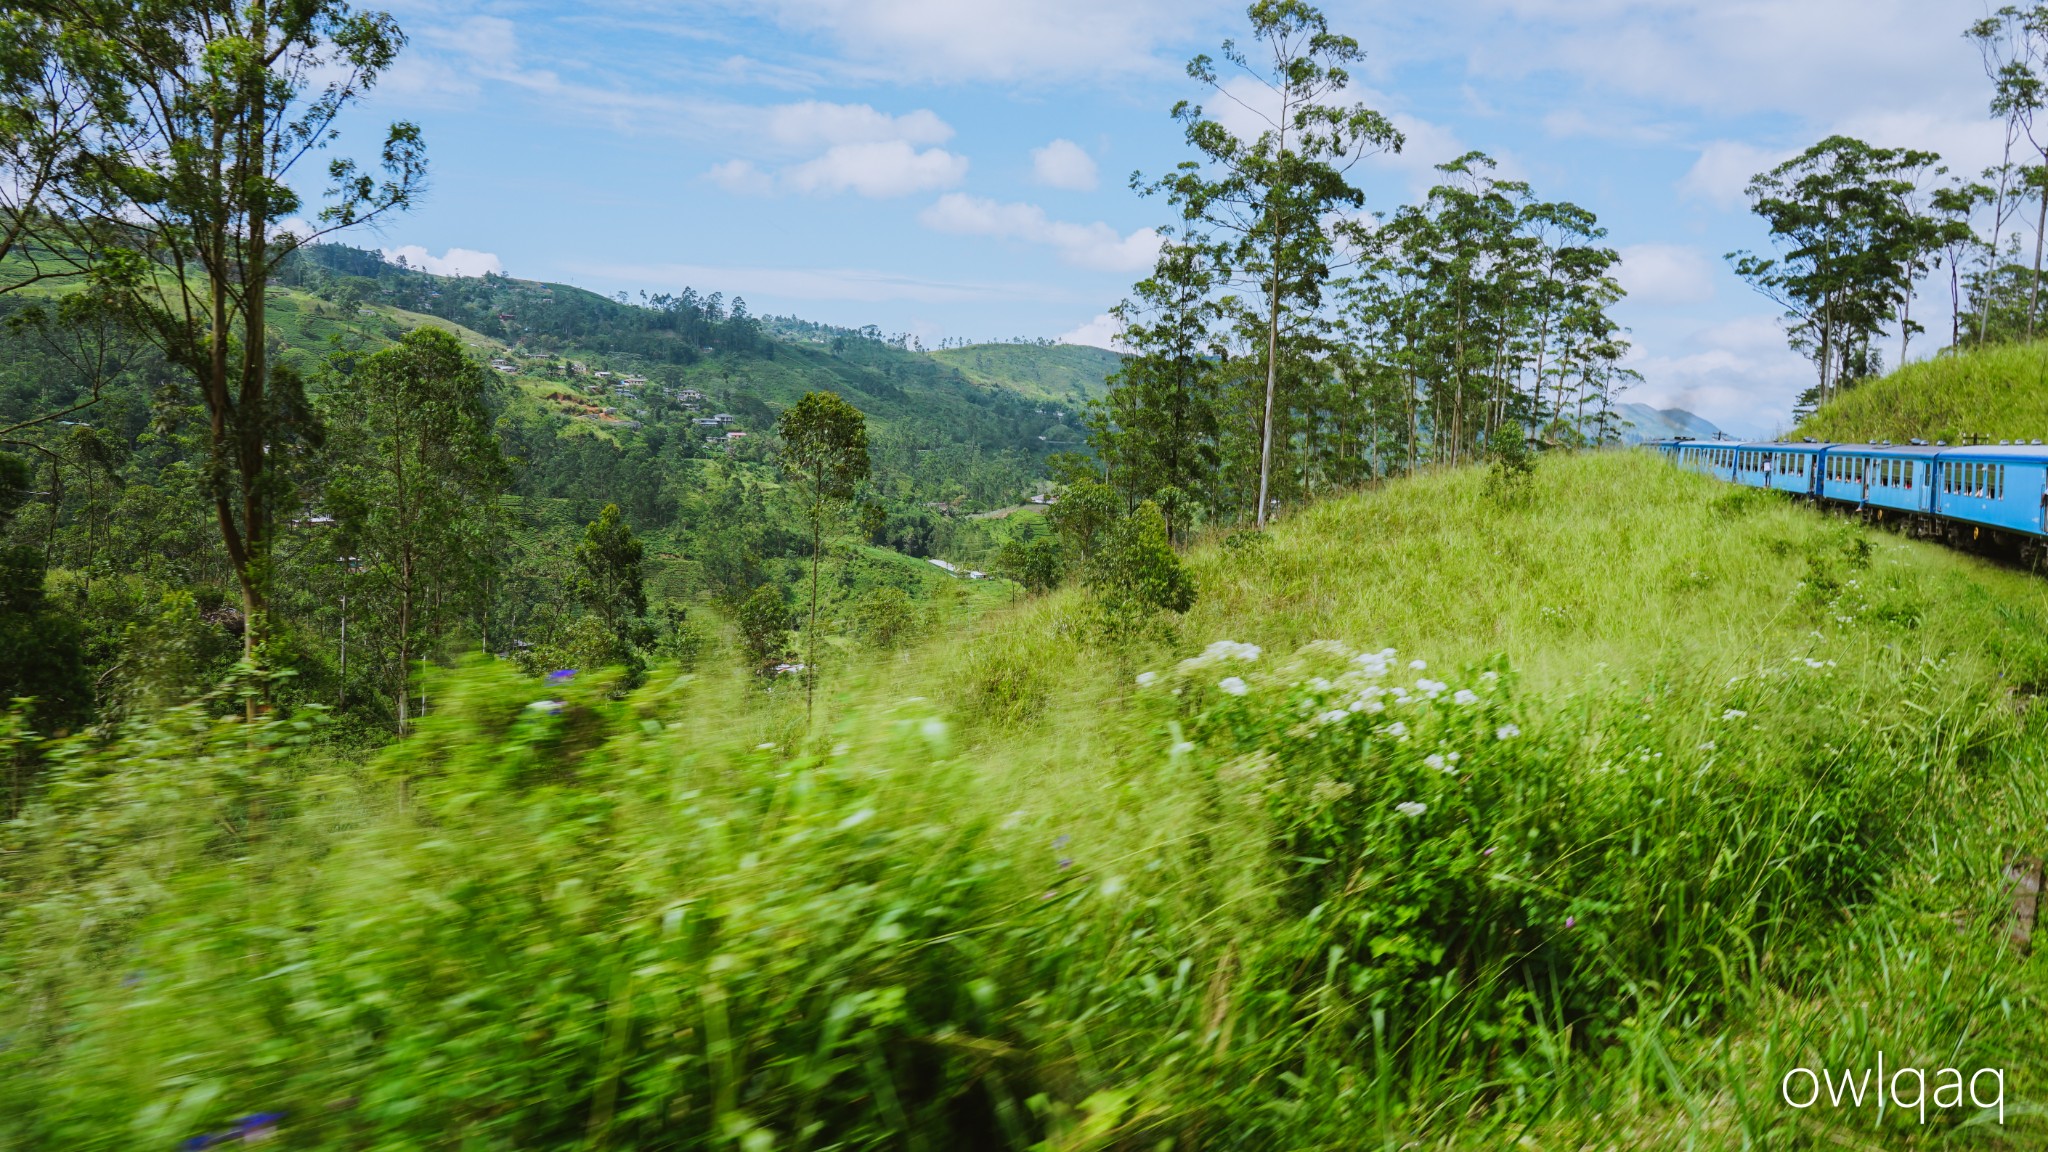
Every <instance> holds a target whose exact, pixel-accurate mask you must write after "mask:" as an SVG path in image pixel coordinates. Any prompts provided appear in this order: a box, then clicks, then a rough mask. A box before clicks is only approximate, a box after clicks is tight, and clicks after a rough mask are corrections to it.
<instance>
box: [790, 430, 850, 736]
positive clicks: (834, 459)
mask: <svg viewBox="0 0 2048 1152" xmlns="http://www.w3.org/2000/svg"><path fill="white" fill-rule="evenodd" d="M776 432H777V433H779V434H780V436H781V437H782V464H783V467H784V468H785V469H786V470H787V471H788V472H789V474H790V476H791V478H793V479H795V480H796V481H797V482H798V483H800V484H801V485H802V486H803V489H804V498H805V505H804V510H805V512H806V514H807V515H808V516H809V518H810V522H811V619H810V624H809V625H808V626H807V627H806V628H805V629H804V646H805V648H806V652H805V655H804V711H805V714H806V715H809V713H810V709H811V703H812V698H813V696H814V694H815V692H816V689H817V682H818V565H819V563H820V562H821V561H822V560H823V559H824V552H825V518H826V516H827V515H828V514H829V513H830V512H831V511H832V509H834V508H836V507H839V506H841V505H844V504H846V503H848V502H850V501H851V500H852V499H853V495H854V490H855V486H856V485H858V484H859V483H860V482H861V481H862V480H865V479H867V477H868V424H867V417H865V416H863V415H861V411H860V409H858V408H855V407H854V406H853V405H851V404H848V403H847V402H846V401H845V400H844V399H842V398H840V396H839V395H838V394H836V393H833V392H807V393H805V394H804V397H803V399H801V400H798V401H797V402H796V403H795V404H792V405H790V406H789V407H788V408H787V409H785V410H784V411H783V413H782V416H781V418H780V419H778V420H777V421H776Z"/></svg>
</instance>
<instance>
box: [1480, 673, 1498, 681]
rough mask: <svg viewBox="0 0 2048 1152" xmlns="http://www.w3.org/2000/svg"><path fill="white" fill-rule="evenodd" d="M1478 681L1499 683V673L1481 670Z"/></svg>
mask: <svg viewBox="0 0 2048 1152" xmlns="http://www.w3.org/2000/svg"><path fill="white" fill-rule="evenodd" d="M1479 682H1480V683H1481V684H1498V683H1500V673H1498V672H1481V673H1480V674H1479Z"/></svg>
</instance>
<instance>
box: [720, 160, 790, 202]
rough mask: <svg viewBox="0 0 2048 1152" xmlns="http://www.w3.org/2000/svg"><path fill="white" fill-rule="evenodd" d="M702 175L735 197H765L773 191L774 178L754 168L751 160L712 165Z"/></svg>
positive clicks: (728, 161)
mask: <svg viewBox="0 0 2048 1152" xmlns="http://www.w3.org/2000/svg"><path fill="white" fill-rule="evenodd" d="M704 175H705V176H706V177H707V178H708V179H709V180H710V181H711V182H712V183H713V184H716V185H718V186H719V187H720V188H723V189H725V190H726V191H727V192H730V193H732V194H733V195H735V196H766V195H769V194H770V193H772V192H774V191H775V178H774V177H772V176H770V175H768V174H767V173H766V172H763V171H761V170H760V169H759V168H757V167H755V166H754V162H753V161H751V160H727V161H726V162H725V163H723V164H713V165H712V166H711V170H710V171H709V172H706V173H705V174H704Z"/></svg>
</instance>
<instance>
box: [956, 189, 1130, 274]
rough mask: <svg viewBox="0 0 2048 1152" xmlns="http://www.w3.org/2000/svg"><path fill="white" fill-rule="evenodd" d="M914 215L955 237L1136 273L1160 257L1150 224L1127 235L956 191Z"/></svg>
mask: <svg viewBox="0 0 2048 1152" xmlns="http://www.w3.org/2000/svg"><path fill="white" fill-rule="evenodd" d="M918 219H919V220H920V221H922V222H923V224H924V225H925V227H927V228H930V229H933V230H934V231H938V232H949V233H952V234H954V235H957V236H989V237H993V238H995V239H999V240H1013V241H1017V242H1020V243H1024V244H1040V245H1044V246H1046V247H1049V248H1052V249H1053V250H1055V251H1057V252H1058V253H1059V256H1060V259H1061V260H1063V261H1065V262H1066V263H1068V264H1072V265H1074V266H1076V267H1079V268H1092V269H1095V270H1098V271H1103V272H1139V271H1143V270H1145V269H1148V268H1150V267H1152V264H1153V262H1154V261H1156V260H1157V259H1158V258H1159V234H1158V233H1157V232H1155V231H1153V230H1152V229H1150V228H1140V229H1138V230H1137V231H1136V232H1133V233H1131V234H1130V235H1128V236H1126V235H1122V234H1120V233H1119V232H1117V230H1116V229H1114V228H1111V227H1110V226H1109V225H1107V224H1104V223H1102V222H1100V221H1097V222H1096V223H1093V224H1070V223H1067V222H1065V221H1060V220H1054V219H1051V218H1050V217H1048V216H1047V215H1046V214H1045V209H1043V208H1040V207H1039V206H1037V205H1036V204H1001V203H997V202H996V201H994V200H989V199H985V198H983V197H980V196H968V195H965V194H963V193H959V192H954V193H950V194H948V195H945V196H941V197H940V198H939V201H938V203H936V204H933V205H932V206H931V207H929V208H927V209H925V210H924V212H923V213H921V214H920V215H919V216H918Z"/></svg>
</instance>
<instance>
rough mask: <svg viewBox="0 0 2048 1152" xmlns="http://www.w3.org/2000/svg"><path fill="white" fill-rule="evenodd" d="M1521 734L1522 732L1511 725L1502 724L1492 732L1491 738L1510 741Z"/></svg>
mask: <svg viewBox="0 0 2048 1152" xmlns="http://www.w3.org/2000/svg"><path fill="white" fill-rule="evenodd" d="M1521 734H1522V730H1521V729H1520V728H1517V727H1516V726H1514V725H1513V724H1503V725H1501V726H1500V727H1498V728H1495V729H1494V730H1493V738H1494V739H1496V740H1512V739H1514V738H1515V737H1517V736H1520V735H1521Z"/></svg>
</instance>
